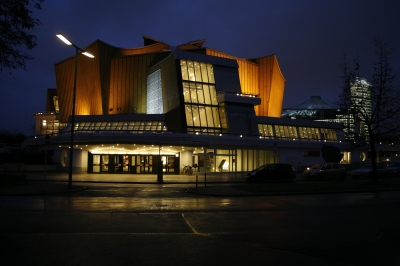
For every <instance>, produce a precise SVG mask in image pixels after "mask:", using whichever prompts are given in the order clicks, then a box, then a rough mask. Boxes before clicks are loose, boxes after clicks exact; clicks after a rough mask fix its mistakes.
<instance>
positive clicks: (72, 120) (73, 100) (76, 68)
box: [56, 34, 94, 189]
mask: <svg viewBox="0 0 400 266" xmlns="http://www.w3.org/2000/svg"><path fill="white" fill-rule="evenodd" d="M56 36H57V37H58V38H59V39H60V40H61V41H63V42H64V43H65V44H66V45H71V46H73V47H75V73H74V88H73V92H72V113H71V139H70V151H69V176H68V189H71V188H72V161H73V157H74V126H75V103H76V76H77V73H78V55H79V52H80V51H81V52H82V54H83V55H85V56H87V57H90V58H94V55H92V54H90V53H88V52H85V51H84V50H83V49H81V48H79V47H78V46H76V45H75V44H73V43H72V42H71V41H69V40H68V39H67V38H65V37H64V36H63V35H62V34H57V35H56Z"/></svg>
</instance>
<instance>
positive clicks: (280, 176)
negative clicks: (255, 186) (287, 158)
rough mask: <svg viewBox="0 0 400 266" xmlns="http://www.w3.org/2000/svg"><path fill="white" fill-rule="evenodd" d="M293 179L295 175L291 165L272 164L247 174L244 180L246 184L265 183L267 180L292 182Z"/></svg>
mask: <svg viewBox="0 0 400 266" xmlns="http://www.w3.org/2000/svg"><path fill="white" fill-rule="evenodd" d="M295 177H296V173H295V172H294V169H293V167H292V165H291V164H285V163H274V164H264V165H262V166H260V167H258V168H257V169H254V170H253V171H251V172H249V173H247V174H246V176H245V180H246V181H248V182H265V181H268V180H277V181H284V180H286V181H287V182H292V181H293V179H294V178H295Z"/></svg>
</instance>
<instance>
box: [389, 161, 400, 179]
mask: <svg viewBox="0 0 400 266" xmlns="http://www.w3.org/2000/svg"><path fill="white" fill-rule="evenodd" d="M386 171H387V174H388V176H393V175H394V176H400V161H393V162H392V163H391V164H390V165H389V166H387V167H386Z"/></svg>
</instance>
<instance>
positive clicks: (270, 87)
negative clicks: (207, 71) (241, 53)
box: [206, 48, 285, 117]
mask: <svg viewBox="0 0 400 266" xmlns="http://www.w3.org/2000/svg"><path fill="white" fill-rule="evenodd" d="M206 54H207V55H211V56H217V57H224V58H230V59H234V60H236V61H237V62H238V65H239V78H240V86H241V88H242V92H243V93H248V94H257V95H259V96H260V98H261V105H258V106H255V112H256V115H259V116H274V117H280V115H281V111H282V103H283V93H284V88H285V79H284V77H283V75H282V72H281V70H280V68H279V64H278V61H277V58H276V56H275V55H271V56H267V57H264V58H259V59H254V60H246V59H241V58H237V57H234V56H231V55H228V54H225V53H221V52H218V51H215V50H212V49H208V48H207V50H206Z"/></svg>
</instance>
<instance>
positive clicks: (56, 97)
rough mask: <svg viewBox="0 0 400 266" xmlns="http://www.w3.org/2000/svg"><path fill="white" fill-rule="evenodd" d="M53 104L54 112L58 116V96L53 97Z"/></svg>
mask: <svg viewBox="0 0 400 266" xmlns="http://www.w3.org/2000/svg"><path fill="white" fill-rule="evenodd" d="M53 103H54V110H55V111H56V113H57V114H58V113H59V112H60V108H59V106H58V96H54V97H53Z"/></svg>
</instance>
